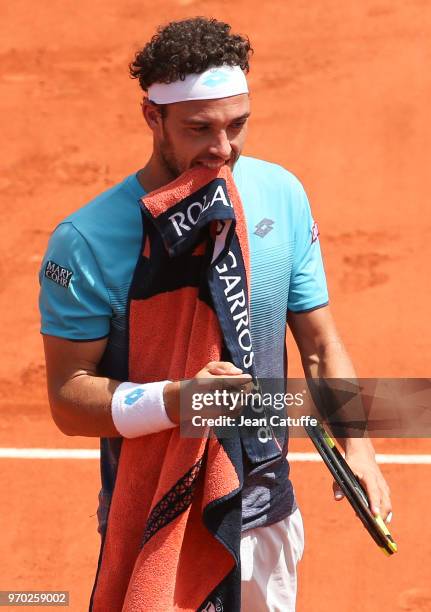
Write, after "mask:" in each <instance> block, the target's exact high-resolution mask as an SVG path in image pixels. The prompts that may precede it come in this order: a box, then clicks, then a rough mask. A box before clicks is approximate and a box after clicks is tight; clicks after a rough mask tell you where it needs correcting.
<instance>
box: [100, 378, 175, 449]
mask: <svg viewBox="0 0 431 612" xmlns="http://www.w3.org/2000/svg"><path fill="white" fill-rule="evenodd" d="M169 383H170V381H168V380H163V381H158V382H153V383H146V384H138V383H132V382H124V383H121V384H120V385H119V386H118V387H117V388H116V389H115V391H114V394H113V396H112V401H111V416H112V421H113V423H114V425H115V428H116V430H117V431H118V433H119V434H121V435H122V436H123V437H124V438H138V437H140V436H145V435H148V434H152V433H157V432H160V431H164V430H165V429H171V428H173V427H176V425H177V423H176V422H174V421H172V420H171V419H170V418H169V415H168V414H167V412H166V408H165V405H164V401H163V391H164V388H165V387H166V386H167V385H168V384H169Z"/></svg>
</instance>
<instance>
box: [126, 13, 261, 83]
mask: <svg viewBox="0 0 431 612" xmlns="http://www.w3.org/2000/svg"><path fill="white" fill-rule="evenodd" d="M230 30H231V26H230V25H229V24H227V23H223V22H222V21H217V20H216V19H207V18H205V17H194V18H193V19H184V20H182V21H172V22H171V23H169V24H168V25H167V26H161V27H159V28H158V30H157V33H156V34H155V35H154V36H153V38H152V39H151V41H150V42H149V43H147V44H146V45H145V47H144V48H143V49H142V50H141V51H138V52H137V53H136V56H135V59H134V61H133V62H131V64H130V65H129V68H130V76H131V77H132V78H134V79H139V84H140V86H141V88H142V89H143V90H144V91H147V89H148V88H149V87H150V85H152V84H153V83H172V82H173V81H177V80H178V79H181V80H184V79H185V77H186V75H187V74H192V73H201V72H204V71H205V70H207V69H208V68H210V67H212V66H214V67H216V66H221V65H223V64H227V65H228V66H240V67H241V68H242V70H244V71H245V72H246V73H247V72H248V71H249V68H250V67H249V63H248V62H249V56H250V54H251V53H253V49H252V48H251V46H250V41H249V39H248V38H245V37H242V36H239V35H238V34H231V33H230Z"/></svg>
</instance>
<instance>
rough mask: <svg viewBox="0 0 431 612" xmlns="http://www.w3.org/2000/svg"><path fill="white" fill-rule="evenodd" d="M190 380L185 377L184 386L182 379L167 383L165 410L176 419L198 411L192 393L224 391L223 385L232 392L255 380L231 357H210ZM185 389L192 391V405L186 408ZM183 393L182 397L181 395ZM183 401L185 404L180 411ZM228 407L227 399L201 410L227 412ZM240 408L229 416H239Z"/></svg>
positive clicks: (215, 413)
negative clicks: (224, 401)
mask: <svg viewBox="0 0 431 612" xmlns="http://www.w3.org/2000/svg"><path fill="white" fill-rule="evenodd" d="M188 383H189V385H187V386H185V385H184V381H183V386H181V382H180V381H176V382H172V383H168V384H167V385H166V386H165V388H164V391H163V400H164V403H165V409H166V414H167V415H168V417H169V418H170V420H171V421H172V422H173V423H180V421H187V420H190V419H191V417H192V416H193V414H196V413H195V412H193V410H192V408H191V403H192V402H191V397H192V395H193V394H197V393H199V394H206V393H211V392H213V391H217V390H220V391H223V390H224V389H226V390H228V391H232V392H234V391H236V392H240V391H241V390H244V391H246V390H247V387H248V386H249V385H251V383H252V377H251V376H250V374H245V373H244V372H243V371H242V370H241V369H240V368H237V367H236V366H234V365H233V363H230V362H229V361H210V362H209V363H207V365H206V366H205V367H203V368H202V370H199V372H198V373H197V374H196V375H195V376H194V377H193V378H192V379H190V380H189V381H188ZM186 393H187V394H190V408H189V407H188V406H187V409H185V407H184V404H185V403H187V404H188V402H186V401H184V399H185V398H184V396H185V394H186ZM181 394H182V398H181V397H180V396H181ZM181 400H182V402H181ZM180 403H181V404H182V406H181V411H180ZM226 409H229V406H228V405H226V404H225V403H224V404H223V405H222V406H215V405H214V406H210V407H205V408H204V409H203V410H201V411H200V414H202V415H205V416H211V417H215V416H219V415H220V414H225V413H226ZM239 412H240V409H239V407H238V408H235V410H232V411H229V416H237V414H238V413H239Z"/></svg>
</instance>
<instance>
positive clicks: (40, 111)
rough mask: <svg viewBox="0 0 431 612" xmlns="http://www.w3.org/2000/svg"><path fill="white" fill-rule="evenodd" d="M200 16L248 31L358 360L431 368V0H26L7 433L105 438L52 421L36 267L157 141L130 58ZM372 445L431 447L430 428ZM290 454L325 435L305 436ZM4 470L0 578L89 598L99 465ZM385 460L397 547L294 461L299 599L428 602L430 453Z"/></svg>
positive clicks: (3, 442) (253, 137) (275, 132)
mask: <svg viewBox="0 0 431 612" xmlns="http://www.w3.org/2000/svg"><path fill="white" fill-rule="evenodd" d="M195 15H207V16H215V17H217V18H219V19H222V20H225V21H228V22H230V23H231V24H232V26H233V28H234V30H236V31H239V32H241V33H246V34H248V35H249V36H250V38H251V40H252V43H253V46H254V49H255V56H254V59H253V63H252V70H251V73H250V83H251V87H252V102H253V116H252V119H251V125H250V134H249V139H248V143H247V147H246V150H245V153H246V154H249V155H253V156H256V157H262V158H265V159H268V160H270V161H275V162H278V163H280V164H282V165H284V166H285V167H287V168H288V169H290V170H291V171H292V172H294V173H295V174H296V175H297V176H298V177H299V178H300V179H301V181H302V182H303V184H304V186H305V188H306V190H307V192H308V195H309V198H310V201H311V205H312V209H313V213H314V216H315V218H316V220H317V221H318V223H319V227H320V232H321V244H322V249H323V253H324V259H325V267H326V271H327V276H328V283H329V290H330V299H331V305H332V310H333V313H334V315H335V318H336V320H337V322H338V326H339V329H340V332H341V334H342V336H343V338H344V340H345V343H346V345H347V347H348V349H349V352H350V354H351V356H352V358H353V360H354V363H355V365H356V368H357V371H358V374H359V375H360V376H362V377H365V376H369V377H377V376H379V377H381V376H386V377H427V376H429V375H430V357H431V350H430V346H431V341H430V326H429V303H430V294H431V291H430V289H431V280H430V273H429V265H430V256H431V246H430V245H431V240H430V239H431V218H430V207H429V200H430V189H429V168H430V144H431V121H430V113H429V101H430V99H431V78H430V74H431V73H430V70H429V66H430V60H431V47H430V36H431V4H430V2H429V1H428V0H391V1H389V0H380V1H379V0H362V1H361V2H352V1H350V2H340V1H339V0H316V1H314V2H309V1H305V0H291V1H284V2H283V1H281V0H276V1H274V2H268V3H263V2H262V3H259V2H255V1H254V0H249V1H245V0H237V1H236V2H234V3H232V2H227V1H224V0H207V1H205V2H203V1H200V0H177V1H173V0H160V1H159V2H158V3H154V2H149V1H148V0H141V1H140V2H138V1H136V0H123V1H121V2H119V1H118V0H117V1H114V0H105V1H104V2H101V1H100V0H93V1H92V2H90V1H89V0H78V1H72V0H61V1H60V0H51V1H50V2H49V3H35V2H29V1H28V0H16V1H15V2H13V3H3V4H2V6H1V8H0V21H1V23H2V24H3V28H2V30H3V31H2V36H1V39H0V105H1V113H0V120H1V124H2V155H1V158H0V167H1V171H0V206H1V215H2V224H1V228H2V230H1V241H0V280H1V283H0V308H1V310H0V311H1V312H2V358H1V361H0V397H1V404H0V413H1V419H0V447H1V448H11V447H17V448H21V447H22V448H31V447H37V448H96V447H97V441H96V440H92V439H83V438H67V437H66V436H64V435H62V434H61V433H60V432H59V431H57V430H56V428H55V426H54V425H53V424H52V422H51V419H50V415H49V408H48V404H47V398H46V391H45V377H44V365H43V353H42V342H41V338H40V335H39V314H38V310H37V294H38V282H37V273H38V268H39V264H40V260H41V258H42V255H43V252H44V250H45V247H46V243H47V240H48V237H49V234H50V232H51V231H52V229H53V228H54V227H55V225H56V224H57V223H58V222H59V221H60V220H61V219H62V218H63V217H64V216H66V215H67V214H68V213H69V212H71V211H72V210H74V209H76V208H77V207H79V206H81V205H83V204H84V203H85V202H86V201H88V199H90V198H91V197H92V196H94V195H95V194H97V193H98V192H100V191H102V190H104V189H106V188H107V187H109V186H110V185H113V184H114V183H116V182H117V181H119V180H121V179H122V178H123V177H124V176H126V175H128V174H130V173H131V172H133V171H135V170H137V169H138V168H139V167H141V166H142V165H143V163H144V162H145V160H146V158H147V156H148V153H149V151H150V146H151V141H150V136H149V133H148V132H147V131H146V129H145V127H144V125H143V121H142V119H141V115H140V108H139V102H140V91H139V89H138V86H137V83H136V82H134V81H131V80H130V79H129V77H128V71H127V64H128V62H129V61H130V60H131V59H132V57H133V54H134V52H135V51H136V50H137V49H138V48H139V47H140V46H141V45H142V44H143V43H144V42H145V41H146V40H147V39H148V38H149V37H150V36H151V35H152V33H153V31H154V29H155V27H156V26H157V25H158V24H159V23H164V22H166V21H169V20H172V19H177V18H181V17H186V16H195ZM288 343H289V347H290V353H291V365H290V368H291V369H290V373H291V374H292V375H297V376H300V375H301V369H300V364H299V360H298V356H297V354H296V351H295V348H294V347H293V346H292V342H291V340H290V339H289V340H288ZM376 446H377V449H378V450H379V451H380V452H385V453H406V454H409V453H424V454H426V453H430V452H431V443H430V442H429V440H420V439H417V440H378V441H377V442H376ZM291 450H293V451H297V450H312V449H311V447H310V445H309V444H307V443H306V441H304V440H295V441H294V442H293V444H292V449H291ZM0 465H1V471H0V491H1V506H0V529H1V532H2V539H1V544H0V589H9V590H13V589H18V590H19V589H26V590H32V589H33V590H44V589H51V590H52V589H65V590H69V591H70V593H71V605H70V609H71V610H74V611H75V610H76V611H81V610H85V609H86V606H87V602H88V598H89V594H90V591H91V586H92V581H93V577H94V573H95V568H96V564H97V556H98V535H97V533H96V517H95V512H96V505H97V491H98V485H99V483H98V465H97V461H96V460H70V459H69V460H30V459H10V458H1V459H0ZM383 468H384V472H385V474H386V475H387V478H388V480H389V481H390V484H391V486H392V490H393V503H394V520H393V533H394V535H395V536H396V538H397V541H398V544H399V553H398V555H397V556H396V557H394V558H390V559H389V558H386V557H384V556H383V555H382V554H381V553H380V551H378V549H377V548H376V547H375V545H374V544H373V543H372V541H371V540H370V539H369V537H368V535H367V534H366V532H365V531H364V530H363V529H362V527H361V525H360V523H359V521H358V520H357V519H356V518H355V517H354V516H353V513H352V511H351V509H350V508H349V507H348V506H347V504H346V503H341V504H336V503H335V502H334V501H333V499H332V492H331V486H330V485H331V479H330V477H329V476H328V475H327V474H326V472H325V470H324V468H323V466H322V465H319V464H306V463H293V464H292V479H293V481H294V484H295V487H296V491H297V496H298V500H299V503H300V505H301V508H302V511H303V515H304V522H305V527H306V551H305V555H304V558H303V561H302V563H301V565H300V586H299V600H298V611H299V612H314V611H316V612H317V611H318V612H329V611H330V610H334V609H336V610H340V611H343V612H344V610H349V611H351V612H359V611H361V612H386V611H391V612H392V611H394V610H411V611H415V612H416V611H425V610H430V609H431V589H430V587H429V585H430V583H431V581H430V579H431V575H430V574H431V570H430V562H429V559H430V555H431V544H430V542H431V529H430V527H429V521H428V514H429V507H430V502H431V498H430V494H429V482H430V475H431V466H415V465H405V466H399V465H388V466H383ZM245 612H246V611H245Z"/></svg>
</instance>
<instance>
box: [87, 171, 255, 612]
mask: <svg viewBox="0 0 431 612" xmlns="http://www.w3.org/2000/svg"><path fill="white" fill-rule="evenodd" d="M140 204H141V210H142V216H143V223H144V224H145V232H144V241H143V245H142V256H141V257H140V258H139V261H138V264H137V267H136V270H135V274H134V278H133V281H132V284H131V289H130V294H129V316H128V325H129V380H132V381H134V382H142V383H145V382H150V381H155V380H165V379H170V380H181V379H189V378H192V377H193V376H194V375H195V374H196V373H197V372H198V371H199V370H200V369H202V368H203V367H204V366H205V365H206V364H207V363H208V362H209V361H212V360H221V359H223V360H229V361H232V362H233V363H234V364H235V365H236V366H238V367H240V368H241V369H242V370H243V371H244V372H247V373H250V374H251V375H252V376H253V377H255V370H254V363H253V351H252V343H251V333H250V316H249V289H248V288H249V248H248V242H247V231H246V223H245V217H244V212H243V209H242V205H241V201H240V197H239V194H238V192H237V189H236V186H235V184H234V181H233V178H232V175H231V173H230V170H229V168H228V167H227V166H223V167H222V168H221V169H219V170H217V171H213V170H210V169H206V168H195V169H192V170H190V171H187V172H186V173H184V174H183V175H181V176H180V177H179V178H178V179H176V180H175V181H173V182H172V183H170V184H169V185H167V186H165V187H163V188H161V189H159V190H157V191H154V192H152V193H150V194H148V195H147V196H144V197H143V198H142V201H141V203H140ZM243 447H244V442H243V441H242V440H241V437H240V436H233V437H228V438H226V437H221V436H219V435H217V429H214V430H213V431H212V433H211V435H210V436H208V437H199V438H195V439H192V438H185V437H182V436H181V431H180V428H175V429H170V430H167V431H163V432H160V433H155V434H151V435H147V436H142V437H140V438H135V439H131V440H129V439H124V440H123V442H122V446H121V453H120V458H119V465H118V471H117V477H116V481H115V487H114V492H113V497H112V501H111V505H110V509H109V514H108V522H107V529H106V533H105V535H104V539H103V544H102V549H101V554H100V558H99V567H98V572H97V576H96V581H95V585H94V589H93V594H92V599H91V604H90V609H91V610H92V611H93V612H107V611H109V612H117V611H118V612H120V611H121V610H122V611H124V612H132V611H133V612H137V611H141V610H142V611H145V612H156V611H159V610H160V611H163V612H167V611H171V610H181V611H197V610H209V609H216V610H218V609H220V610H221V609H224V610H225V611H227V610H228V611H229V612H235V611H237V610H238V611H239V610H240V578H241V570H240V552H239V551H240V538H241V489H242V486H243V482H244V466H243ZM211 605H212V606H213V607H211Z"/></svg>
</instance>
